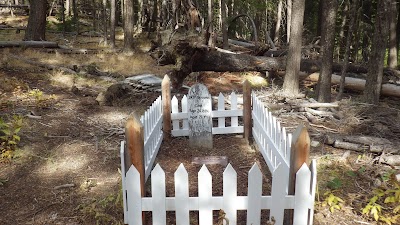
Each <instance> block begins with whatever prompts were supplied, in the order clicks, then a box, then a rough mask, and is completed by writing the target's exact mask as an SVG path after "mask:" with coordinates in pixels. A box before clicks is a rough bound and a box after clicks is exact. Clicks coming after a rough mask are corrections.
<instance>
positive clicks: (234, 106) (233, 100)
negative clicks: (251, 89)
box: [231, 91, 237, 109]
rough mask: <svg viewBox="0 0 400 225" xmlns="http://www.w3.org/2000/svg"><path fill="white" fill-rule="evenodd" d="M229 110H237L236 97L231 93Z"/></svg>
mask: <svg viewBox="0 0 400 225" xmlns="http://www.w3.org/2000/svg"><path fill="white" fill-rule="evenodd" d="M231 107H232V108H231V109H237V96H236V93H235V92H233V91H232V93H231Z"/></svg>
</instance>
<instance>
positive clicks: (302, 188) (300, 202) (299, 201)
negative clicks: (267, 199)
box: [293, 163, 314, 225]
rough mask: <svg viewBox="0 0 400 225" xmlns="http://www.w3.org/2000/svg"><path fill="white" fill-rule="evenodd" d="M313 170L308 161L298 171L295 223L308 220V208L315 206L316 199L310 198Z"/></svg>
mask: <svg viewBox="0 0 400 225" xmlns="http://www.w3.org/2000/svg"><path fill="white" fill-rule="evenodd" d="M310 181H311V171H310V169H309V168H308V166H307V164H306V163H303V165H302V166H301V167H300V169H299V170H298V171H297V173H296V186H295V189H296V190H295V196H294V201H295V208H294V215H293V224H296V225H297V224H304V222H303V221H307V218H308V210H309V209H310V208H311V209H312V208H313V206H314V199H311V198H310Z"/></svg>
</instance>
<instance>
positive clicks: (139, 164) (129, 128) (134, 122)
mask: <svg viewBox="0 0 400 225" xmlns="http://www.w3.org/2000/svg"><path fill="white" fill-rule="evenodd" d="M125 138H126V149H127V151H125V159H126V161H125V168H128V169H129V167H130V166H131V165H132V164H133V165H134V166H135V167H136V169H137V170H138V172H139V174H140V189H141V195H142V197H144V196H145V187H144V184H145V180H144V178H145V170H144V132H143V125H142V123H141V122H140V120H139V118H138V117H137V115H136V114H133V117H130V118H129V119H128V121H127V122H126V126H125ZM142 218H143V224H145V221H144V219H145V217H144V212H143V214H142Z"/></svg>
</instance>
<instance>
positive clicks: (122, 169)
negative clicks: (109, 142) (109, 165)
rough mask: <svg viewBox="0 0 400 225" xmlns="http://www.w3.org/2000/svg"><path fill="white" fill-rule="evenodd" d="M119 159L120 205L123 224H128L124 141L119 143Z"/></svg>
mask: <svg viewBox="0 0 400 225" xmlns="http://www.w3.org/2000/svg"><path fill="white" fill-rule="evenodd" d="M119 153H120V157H121V178H122V204H123V208H124V224H128V209H127V199H126V179H125V175H126V169H125V141H121V149H120V152H119Z"/></svg>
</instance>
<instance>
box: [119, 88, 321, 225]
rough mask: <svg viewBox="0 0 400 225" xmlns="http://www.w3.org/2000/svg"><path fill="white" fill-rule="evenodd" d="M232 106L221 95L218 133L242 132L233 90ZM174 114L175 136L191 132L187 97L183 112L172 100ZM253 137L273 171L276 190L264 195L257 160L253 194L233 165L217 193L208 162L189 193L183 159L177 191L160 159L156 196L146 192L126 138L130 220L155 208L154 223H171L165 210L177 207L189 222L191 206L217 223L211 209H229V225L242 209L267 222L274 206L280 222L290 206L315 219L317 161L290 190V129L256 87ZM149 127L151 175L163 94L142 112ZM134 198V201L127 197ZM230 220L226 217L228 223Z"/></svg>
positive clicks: (154, 178)
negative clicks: (241, 187)
mask: <svg viewBox="0 0 400 225" xmlns="http://www.w3.org/2000/svg"><path fill="white" fill-rule="evenodd" d="M230 98H231V109H229V110H226V109H225V106H224V103H225V100H224V96H223V95H222V94H220V95H219V97H218V107H217V110H215V111H214V110H213V111H212V117H213V118H218V127H213V134H224V133H243V126H239V125H238V117H239V116H243V110H238V109H237V98H236V95H235V94H234V93H232V94H231V96H230ZM171 105H172V113H171V119H172V124H173V130H172V135H173V136H187V135H188V134H189V126H188V113H187V112H188V108H187V105H188V104H187V97H186V96H184V97H183V98H182V100H181V109H182V111H181V112H179V110H178V109H179V105H178V100H177V98H176V97H175V96H174V97H173V99H172V101H171ZM252 105H253V109H252V118H253V128H252V131H253V137H254V139H255V141H256V143H257V145H258V148H259V150H260V152H261V153H262V155H263V157H264V159H265V161H266V164H267V165H268V167H269V169H270V171H271V173H272V191H271V195H270V196H263V195H262V177H263V176H262V174H261V171H260V169H259V168H258V166H257V165H254V166H253V167H252V168H251V170H250V171H249V176H248V196H237V175H236V171H235V170H234V169H233V168H232V166H231V165H228V167H227V168H226V169H225V171H224V173H223V196H212V177H211V175H210V173H209V172H208V170H207V168H206V167H205V166H203V167H202V168H201V170H200V171H199V173H198V184H199V187H198V197H189V182H188V176H189V175H188V173H187V172H186V170H185V168H184V167H183V165H181V166H179V168H178V169H177V171H176V172H175V197H167V196H166V194H165V193H166V192H165V188H166V187H165V173H164V171H163V170H162V169H161V167H160V166H159V165H156V166H155V168H154V169H153V171H152V172H151V193H152V196H151V197H141V190H140V175H139V173H138V171H137V170H136V168H135V167H134V166H131V167H130V168H129V170H126V168H125V159H124V151H125V147H124V146H125V143H124V142H121V170H122V188H123V193H124V194H123V200H124V222H125V224H129V225H133V224H140V225H141V224H142V215H141V214H142V211H151V212H152V216H153V219H152V220H153V224H157V225H158V224H166V211H175V212H176V224H190V218H189V211H194V210H195V211H199V221H198V224H200V225H208V224H210V225H211V224H212V223H213V218H212V215H213V214H212V211H213V210H221V209H222V210H224V211H225V213H226V219H228V220H229V225H236V224H237V217H236V214H237V210H247V224H252V225H258V224H265V222H264V221H260V220H261V210H264V209H269V210H270V211H269V212H270V218H272V217H273V218H274V220H275V221H276V222H275V224H277V225H278V224H283V216H284V210H285V209H294V220H293V224H296V225H312V223H313V214H314V199H315V190H316V175H317V170H316V162H315V161H313V162H312V163H311V165H310V168H308V167H307V165H305V164H304V165H303V166H302V167H301V169H300V170H299V171H298V172H297V174H296V184H295V193H296V194H295V195H288V186H289V184H288V183H289V170H290V145H291V135H290V134H286V130H285V128H281V125H280V123H279V122H278V121H277V119H276V118H275V117H273V116H272V114H271V112H269V111H268V110H267V109H266V108H265V107H264V106H263V104H262V102H261V101H260V100H259V99H258V98H257V97H256V96H255V94H254V93H252ZM226 117H231V126H229V127H227V126H226V121H225V118H226ZM141 122H142V123H143V124H144V130H145V131H144V132H145V135H144V136H145V138H144V142H145V156H144V157H145V165H146V166H145V176H146V177H145V178H146V179H147V177H148V176H149V175H150V170H151V168H152V165H153V163H154V160H155V157H156V155H157V153H158V149H159V147H160V145H161V142H162V131H161V126H162V106H161V98H158V99H157V100H156V101H155V102H154V103H153V105H152V106H151V107H150V109H149V110H147V111H146V113H145V115H144V116H143V117H142V118H141ZM128 199H129V201H128ZM224 224H225V223H224Z"/></svg>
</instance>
